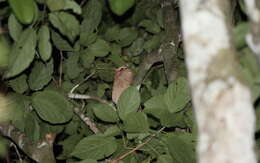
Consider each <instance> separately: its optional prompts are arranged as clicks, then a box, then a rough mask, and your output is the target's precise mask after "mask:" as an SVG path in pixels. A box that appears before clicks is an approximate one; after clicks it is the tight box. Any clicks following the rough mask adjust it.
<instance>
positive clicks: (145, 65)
mask: <svg viewBox="0 0 260 163" xmlns="http://www.w3.org/2000/svg"><path fill="white" fill-rule="evenodd" d="M162 60H163V59H162V57H161V55H160V50H156V51H153V52H152V53H150V54H148V55H146V56H145V57H144V59H143V61H142V62H141V64H140V66H139V69H138V72H137V74H136V76H135V78H134V82H133V84H134V85H137V86H140V85H141V84H142V82H143V79H144V77H145V75H146V73H147V71H148V70H149V69H150V68H151V67H152V65H153V64H154V63H157V62H160V61H162Z"/></svg>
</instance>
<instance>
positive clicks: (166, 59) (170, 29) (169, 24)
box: [161, 0, 180, 83]
mask: <svg viewBox="0 0 260 163" xmlns="http://www.w3.org/2000/svg"><path fill="white" fill-rule="evenodd" d="M162 8H163V11H164V22H165V32H166V38H165V40H164V42H163V44H162V46H161V49H162V53H161V55H162V57H163V63H164V69H165V74H166V78H167V80H168V82H169V83H170V82H173V81H174V80H175V79H176V78H177V76H178V65H179V60H178V56H177V49H178V44H179V34H180V25H179V22H178V21H179V20H178V10H177V8H174V2H173V1H172V0H163V2H162Z"/></svg>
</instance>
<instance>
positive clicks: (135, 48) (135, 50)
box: [127, 38, 144, 56]
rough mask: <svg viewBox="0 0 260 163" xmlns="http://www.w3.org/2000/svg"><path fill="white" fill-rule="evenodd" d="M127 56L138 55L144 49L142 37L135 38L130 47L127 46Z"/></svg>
mask: <svg viewBox="0 0 260 163" xmlns="http://www.w3.org/2000/svg"><path fill="white" fill-rule="evenodd" d="M128 50H129V51H128V53H129V54H127V55H128V56H138V55H140V54H141V53H142V52H143V50H144V39H143V38H138V39H136V40H135V41H134V42H133V43H132V45H131V46H130V48H128Z"/></svg>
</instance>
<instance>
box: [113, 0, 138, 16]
mask: <svg viewBox="0 0 260 163" xmlns="http://www.w3.org/2000/svg"><path fill="white" fill-rule="evenodd" d="M134 4H135V0H124V1H122V0H109V6H110V8H111V10H112V11H113V13H115V14H116V15H118V16H122V15H123V14H124V13H125V12H126V11H127V10H129V9H130V8H131V7H133V6H134Z"/></svg>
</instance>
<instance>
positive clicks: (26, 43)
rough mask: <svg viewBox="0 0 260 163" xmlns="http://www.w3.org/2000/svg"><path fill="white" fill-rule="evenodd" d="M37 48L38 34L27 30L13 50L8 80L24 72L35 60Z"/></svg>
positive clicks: (32, 30) (29, 29) (6, 75)
mask: <svg viewBox="0 0 260 163" xmlns="http://www.w3.org/2000/svg"><path fill="white" fill-rule="evenodd" d="M35 46H36V32H35V30H34V29H32V28H27V29H26V30H25V31H24V32H23V33H22V34H21V36H20V38H19V40H18V41H17V43H16V44H15V45H14V47H13V48H12V50H11V53H10V58H9V59H10V60H9V67H8V71H7V73H6V74H5V77H6V78H9V77H13V76H15V75H18V74H19V73H21V72H23V71H24V70H25V69H26V68H27V67H29V65H30V63H31V62H32V61H33V59H34V55H35Z"/></svg>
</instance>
